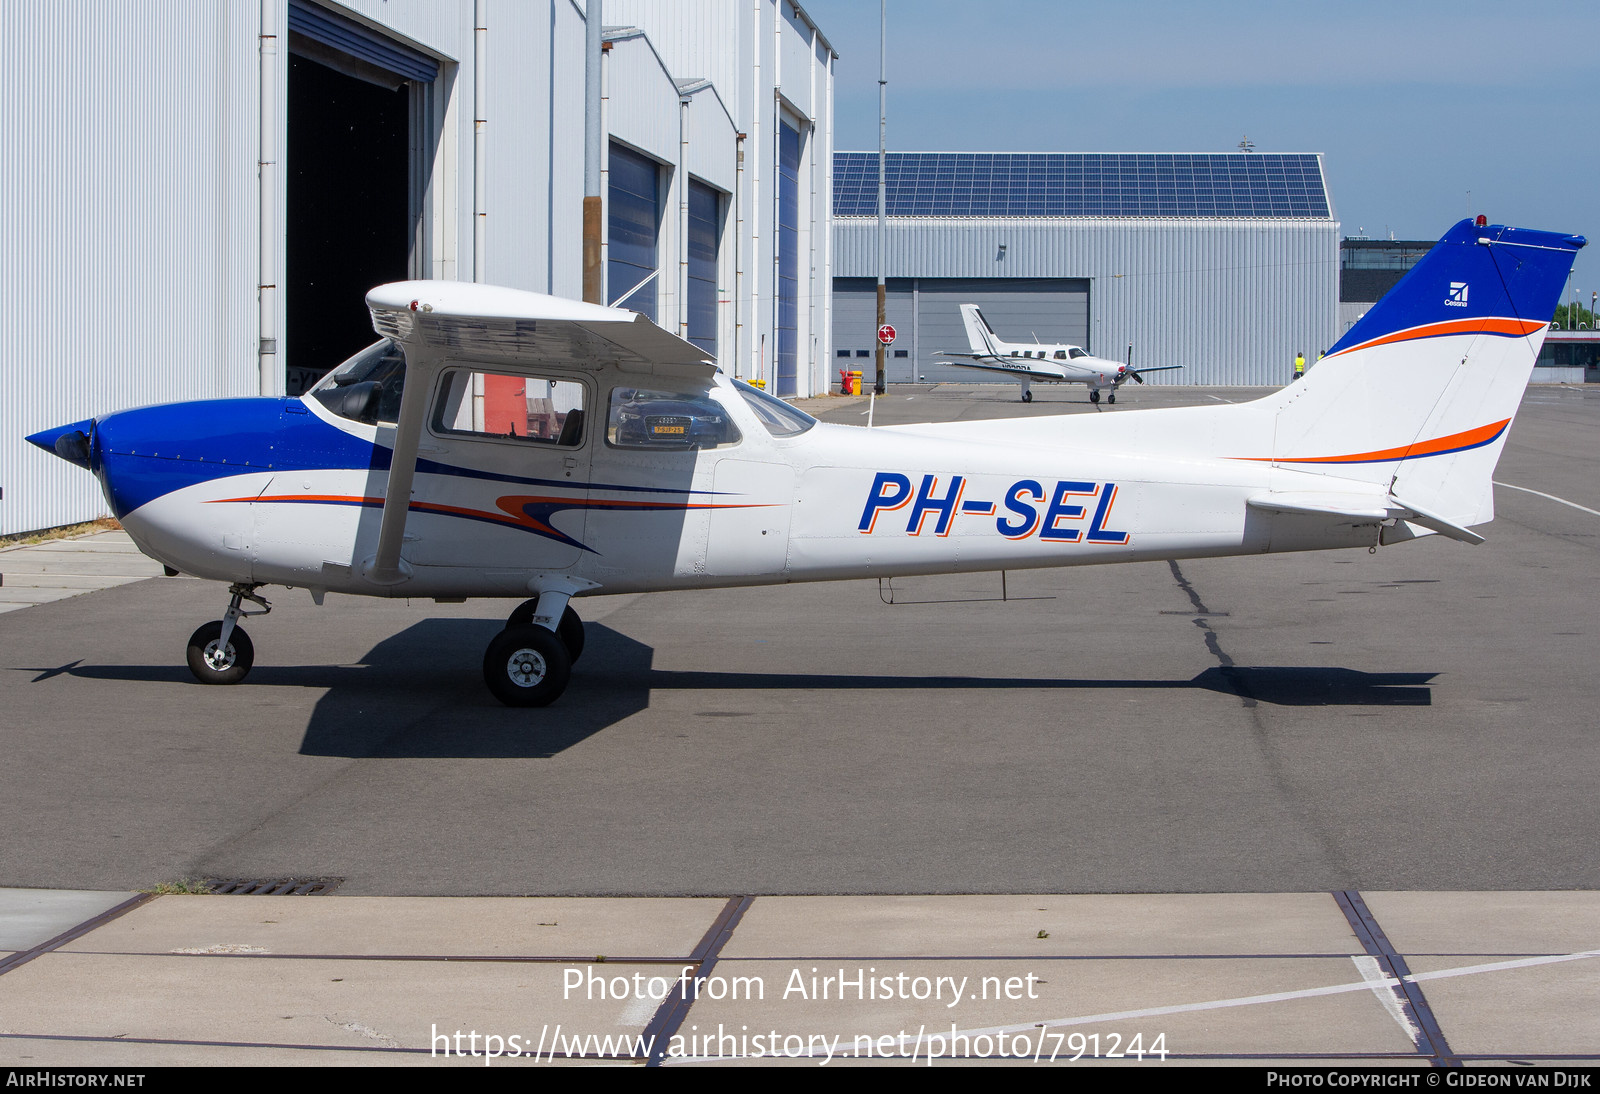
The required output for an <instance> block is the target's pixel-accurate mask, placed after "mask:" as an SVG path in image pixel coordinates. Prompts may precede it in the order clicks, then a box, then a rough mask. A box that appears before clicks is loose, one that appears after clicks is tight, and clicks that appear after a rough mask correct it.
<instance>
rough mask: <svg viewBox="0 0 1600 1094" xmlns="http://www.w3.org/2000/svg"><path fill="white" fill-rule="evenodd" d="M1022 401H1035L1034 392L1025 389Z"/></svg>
mask: <svg viewBox="0 0 1600 1094" xmlns="http://www.w3.org/2000/svg"><path fill="white" fill-rule="evenodd" d="M1022 401H1023V402H1025V403H1031V402H1033V392H1031V391H1024V392H1023V393H1022Z"/></svg>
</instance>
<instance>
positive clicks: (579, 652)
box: [506, 597, 584, 665]
mask: <svg viewBox="0 0 1600 1094" xmlns="http://www.w3.org/2000/svg"><path fill="white" fill-rule="evenodd" d="M538 608H539V598H538V597H534V598H533V599H532V600H524V601H523V602H522V603H521V604H518V605H517V607H516V609H515V610H514V611H513V612H512V613H511V614H510V615H509V616H507V617H506V626H507V627H526V626H529V625H531V624H532V623H533V613H534V612H535V611H537V610H538ZM556 633H557V634H559V635H560V636H561V641H563V642H565V643H566V644H567V660H568V661H570V662H572V663H573V664H574V665H576V664H577V663H578V658H580V657H582V656H583V639H584V634H583V620H581V619H579V618H578V613H577V612H575V611H573V610H572V605H571V604H568V605H567V610H566V611H564V612H562V613H561V622H560V623H558V624H556Z"/></svg>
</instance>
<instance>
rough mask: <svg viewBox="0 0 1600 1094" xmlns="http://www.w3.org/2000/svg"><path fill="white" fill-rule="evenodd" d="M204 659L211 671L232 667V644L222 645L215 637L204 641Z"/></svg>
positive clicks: (220, 670)
mask: <svg viewBox="0 0 1600 1094" xmlns="http://www.w3.org/2000/svg"><path fill="white" fill-rule="evenodd" d="M205 661H206V664H207V665H208V666H210V668H211V670H212V671H213V672H222V671H224V670H225V669H231V668H233V644H232V643H231V642H230V643H229V644H228V645H227V646H226V647H223V646H222V645H221V644H219V643H218V642H217V641H216V640H215V639H213V640H211V641H210V642H208V643H206V652H205Z"/></svg>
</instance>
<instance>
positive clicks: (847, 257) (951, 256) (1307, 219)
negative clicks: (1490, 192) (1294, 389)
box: [833, 152, 1339, 385]
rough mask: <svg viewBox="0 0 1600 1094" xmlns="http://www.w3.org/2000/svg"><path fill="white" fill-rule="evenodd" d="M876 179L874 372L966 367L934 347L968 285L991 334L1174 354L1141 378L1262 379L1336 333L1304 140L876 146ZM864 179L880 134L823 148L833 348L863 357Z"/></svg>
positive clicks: (1325, 231) (1275, 377)
mask: <svg viewBox="0 0 1600 1094" xmlns="http://www.w3.org/2000/svg"><path fill="white" fill-rule="evenodd" d="M885 181H886V190H887V202H888V205H887V214H888V219H887V226H886V230H885V233H884V234H885V241H884V251H885V268H884V272H885V275H886V277H887V279H888V280H887V285H886V288H887V290H888V292H887V295H888V306H889V316H888V318H889V322H890V323H891V324H892V325H893V326H895V328H896V333H897V339H896V342H895V345H894V347H893V350H897V351H900V352H903V353H904V354H905V356H904V357H897V356H895V355H894V352H893V351H891V354H890V357H889V359H888V378H889V380H890V381H891V382H900V381H906V380H912V379H919V378H920V379H926V380H928V381H944V380H958V381H965V382H982V381H983V379H984V377H983V374H981V373H978V372H974V371H972V370H969V369H960V368H955V367H954V366H950V365H941V364H940V363H939V362H940V361H941V360H944V358H941V357H940V354H939V351H941V350H955V351H965V350H966V348H967V347H966V337H965V334H964V333H963V332H962V330H961V323H960V316H959V314H957V313H956V307H957V305H959V304H965V303H976V304H979V305H980V306H981V307H982V308H983V312H984V316H985V317H986V318H987V319H988V320H989V321H990V324H991V325H992V326H993V327H994V328H995V331H996V332H997V333H998V334H999V335H1000V336H1001V337H1002V338H1004V339H1006V340H1007V341H1014V342H1027V341H1033V340H1035V339H1037V340H1039V341H1042V342H1069V343H1073V344H1078V345H1082V346H1083V347H1084V348H1085V349H1087V350H1089V351H1090V352H1091V353H1095V354H1097V355H1100V356H1105V357H1112V358H1115V359H1118V360H1121V359H1123V358H1124V357H1125V356H1126V354H1127V352H1128V345H1129V343H1132V344H1133V347H1134V348H1133V358H1134V363H1135V364H1136V365H1147V366H1151V367H1154V366H1157V365H1182V366H1183V368H1182V370H1180V371H1174V372H1165V373H1159V374H1157V375H1155V376H1152V377H1151V382H1152V383H1169V384H1171V383H1178V384H1237V385H1258V384H1260V385H1268V384H1270V385H1279V384H1283V383H1286V382H1288V380H1289V378H1290V375H1291V369H1292V366H1293V362H1294V357H1295V354H1296V353H1297V352H1304V353H1305V355H1306V357H1307V359H1308V360H1313V361H1314V360H1315V359H1316V355H1317V352H1318V351H1319V350H1323V349H1326V348H1327V347H1328V346H1329V345H1330V344H1332V342H1333V340H1334V338H1335V337H1336V327H1337V309H1338V280H1339V269H1338V267H1339V224H1338V221H1337V220H1335V219H1334V212H1333V203H1332V200H1331V199H1330V198H1329V196H1328V191H1327V185H1326V182H1325V179H1324V176H1323V170H1322V158H1321V156H1320V155H1314V154H1293V155H1289V154H1272V153H1234V154H1226V155H1207V154H1193V155H1181V154H1171V153H1162V154H1153V153H1147V154H1101V155H1088V154H1065V153H1039V154H1005V153H954V152H932V153H930V152H921V153H911V152H892V153H889V155H888V161H887V170H886V173H885ZM877 186H878V156H877V153H875V152H840V153H837V154H836V155H835V156H834V217H835V219H834V241H835V260H834V283H833V284H834V341H833V353H834V356H833V363H834V365H835V368H836V369H841V368H845V367H847V362H848V363H849V364H848V367H850V368H860V369H861V370H862V371H863V372H864V373H868V374H870V372H871V369H872V367H873V344H874V343H873V338H874V331H875V328H876V317H877V304H876V276H877V264H878V260H877ZM863 353H864V354H865V355H864V356H863Z"/></svg>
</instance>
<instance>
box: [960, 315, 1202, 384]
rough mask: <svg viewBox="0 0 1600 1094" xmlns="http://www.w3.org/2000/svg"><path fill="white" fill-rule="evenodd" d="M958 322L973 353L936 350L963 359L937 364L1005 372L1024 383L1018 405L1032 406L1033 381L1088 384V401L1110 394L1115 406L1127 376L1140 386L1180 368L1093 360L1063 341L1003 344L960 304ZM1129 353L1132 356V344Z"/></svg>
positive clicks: (1084, 351) (1080, 348) (1080, 349)
mask: <svg viewBox="0 0 1600 1094" xmlns="http://www.w3.org/2000/svg"><path fill="white" fill-rule="evenodd" d="M961 322H962V323H963V324H964V325H965V326H966V328H967V343H968V344H969V345H970V346H971V347H972V352H971V353H954V352H952V351H950V350H940V351H939V356H941V357H961V358H965V360H961V361H941V362H939V363H940V364H942V365H954V366H956V367H957V368H975V369H982V370H983V371H984V372H1002V373H1005V374H1006V375H1008V376H1010V377H1011V378H1012V379H1015V380H1019V381H1021V382H1022V401H1023V402H1025V403H1031V402H1033V385H1034V383H1035V382H1036V381H1037V382H1040V383H1047V384H1086V385H1088V388H1089V401H1090V402H1091V403H1098V402H1099V401H1100V393H1101V392H1102V391H1104V392H1108V393H1109V395H1108V396H1107V398H1106V402H1108V403H1114V402H1116V401H1117V388H1119V387H1121V386H1122V385H1123V384H1125V383H1127V382H1128V380H1129V379H1130V378H1131V379H1133V380H1134V381H1135V382H1136V383H1141V384H1142V383H1144V374H1145V373H1147V372H1170V371H1171V370H1173V369H1175V368H1182V367H1183V366H1182V365H1160V366H1158V367H1156V368H1140V369H1136V368H1134V367H1133V362H1132V360H1131V359H1130V360H1129V362H1128V363H1127V364H1123V363H1122V362H1120V361H1108V360H1107V359H1106V358H1104V357H1093V356H1091V355H1090V354H1089V352H1088V351H1087V350H1085V349H1083V348H1082V347H1081V346H1069V345H1066V344H1065V343H1060V344H1054V343H1053V344H1049V345H1046V344H1044V343H1042V342H1039V343H1034V344H1033V345H1029V344H1028V343H1027V342H1006V341H1002V340H1001V338H1000V336H999V335H998V334H996V333H995V332H994V328H993V327H991V326H990V325H989V321H988V320H987V319H985V318H984V317H983V312H981V311H979V310H978V305H976V304H963V305H961ZM1129 351H1130V354H1131V352H1132V347H1131V346H1130V347H1129Z"/></svg>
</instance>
